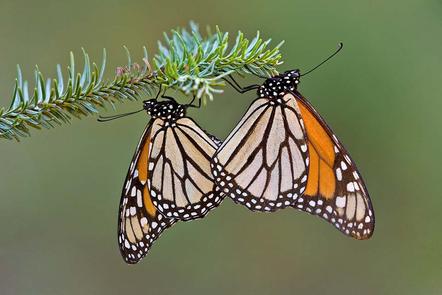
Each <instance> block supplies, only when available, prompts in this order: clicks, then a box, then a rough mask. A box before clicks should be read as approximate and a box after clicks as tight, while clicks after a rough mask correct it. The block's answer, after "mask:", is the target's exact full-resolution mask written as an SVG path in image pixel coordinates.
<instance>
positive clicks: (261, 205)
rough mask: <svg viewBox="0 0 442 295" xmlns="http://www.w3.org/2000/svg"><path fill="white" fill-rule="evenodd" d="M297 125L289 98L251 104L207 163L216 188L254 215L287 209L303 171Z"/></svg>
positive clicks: (302, 145) (303, 178)
mask: <svg viewBox="0 0 442 295" xmlns="http://www.w3.org/2000/svg"><path fill="white" fill-rule="evenodd" d="M302 124H303V123H302V119H300V114H299V109H298V108H297V106H296V102H295V100H294V96H293V95H291V94H287V95H286V96H284V97H282V98H281V99H278V100H276V99H275V100H270V99H267V98H259V99H257V100H255V101H254V102H253V103H252V104H251V106H250V107H249V109H248V111H247V113H246V114H245V115H244V116H243V118H242V119H241V121H240V122H239V123H238V125H237V127H236V128H235V129H234V130H233V131H232V132H231V133H230V135H229V136H228V137H227V139H226V140H225V141H224V144H223V145H222V146H221V147H220V148H219V150H218V151H217V153H216V154H215V156H214V158H213V160H212V173H213V175H214V177H215V181H216V183H217V185H218V186H219V188H220V189H221V190H222V191H223V192H224V193H226V194H227V195H229V196H230V197H231V198H232V199H233V200H234V201H235V202H237V203H240V204H242V205H244V206H246V207H247V208H249V209H250V210H253V211H275V210H277V209H281V208H284V207H287V206H290V205H292V204H293V202H294V200H295V199H296V198H297V197H298V196H299V195H301V194H302V193H303V192H304V190H305V186H306V180H307V172H308V161H309V159H308V154H307V145H306V142H305V134H304V131H303V126H302Z"/></svg>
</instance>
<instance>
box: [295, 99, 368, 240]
mask: <svg viewBox="0 0 442 295" xmlns="http://www.w3.org/2000/svg"><path fill="white" fill-rule="evenodd" d="M294 95H295V97H296V101H297V103H298V107H299V109H300V112H301V116H302V119H303V121H304V126H305V130H306V141H307V146H308V153H309V159H310V160H309V163H310V164H309V171H308V177H307V186H306V190H305V192H304V195H303V196H302V197H300V198H298V199H297V202H296V203H295V204H294V205H293V207H295V208H297V209H300V210H303V211H306V212H309V213H311V214H315V215H318V216H320V217H321V218H323V219H325V220H327V221H328V222H330V223H332V224H333V225H334V226H335V227H336V228H337V229H338V230H340V231H341V232H343V233H344V234H346V235H348V236H351V237H353V238H356V239H361V240H362V239H368V238H370V237H371V235H372V234H373V230H374V212H373V208H372V204H371V200H370V197H369V195H368V192H367V189H366V187H365V184H364V182H363V180H362V178H361V175H360V174H359V172H358V170H357V168H356V165H355V163H354V162H353V160H352V159H351V158H350V156H349V155H348V153H347V151H346V150H345V148H344V146H343V145H342V144H341V142H340V141H339V140H338V139H337V137H336V136H335V135H334V134H333V132H332V130H331V129H330V127H328V125H327V124H326V123H325V121H324V120H323V119H322V118H321V116H320V115H319V114H318V112H316V110H315V109H314V108H313V106H312V105H311V104H310V103H309V102H308V101H307V100H306V99H305V98H304V97H303V96H302V95H301V94H300V93H299V92H297V91H294Z"/></svg>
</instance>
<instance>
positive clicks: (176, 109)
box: [143, 98, 186, 121]
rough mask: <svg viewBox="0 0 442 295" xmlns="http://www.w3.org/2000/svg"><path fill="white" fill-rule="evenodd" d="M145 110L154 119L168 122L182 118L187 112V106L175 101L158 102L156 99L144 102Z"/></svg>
mask: <svg viewBox="0 0 442 295" xmlns="http://www.w3.org/2000/svg"><path fill="white" fill-rule="evenodd" d="M143 108H144V110H145V111H146V112H147V114H148V115H149V116H151V117H152V118H154V119H156V118H161V119H163V120H168V121H169V120H170V121H175V120H177V119H179V118H182V117H184V115H185V112H186V106H184V105H181V104H179V103H177V102H176V101H174V100H165V101H158V100H157V99H155V98H154V99H149V100H145V101H143Z"/></svg>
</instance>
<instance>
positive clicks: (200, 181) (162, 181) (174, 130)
mask: <svg viewBox="0 0 442 295" xmlns="http://www.w3.org/2000/svg"><path fill="white" fill-rule="evenodd" d="M212 138H213V137H212V136H209V135H207V134H206V133H205V132H204V131H203V130H202V129H201V128H200V127H199V126H198V125H197V124H196V123H195V122H194V121H193V120H191V119H190V118H188V117H182V118H180V119H178V120H176V121H174V122H172V123H168V122H167V121H165V120H163V119H156V120H155V121H154V122H153V124H152V141H151V142H150V145H149V148H150V150H151V154H150V157H149V159H148V171H149V172H148V174H149V177H148V187H149V191H150V193H151V197H152V200H153V204H154V205H155V207H156V208H157V209H158V210H159V211H160V212H161V213H162V214H163V215H164V216H166V217H169V218H176V219H179V220H184V221H186V220H191V219H196V218H201V217H204V216H205V215H206V214H207V213H208V212H209V211H210V210H211V209H213V208H214V207H216V206H218V205H219V204H220V203H221V201H222V200H223V194H222V193H220V192H219V191H217V190H216V187H215V184H214V181H213V176H212V174H211V170H210V162H209V161H210V159H211V157H212V156H213V154H214V153H215V151H216V149H217V144H216V143H215V142H214V141H213V140H212Z"/></svg>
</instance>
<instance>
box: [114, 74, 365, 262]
mask: <svg viewBox="0 0 442 295" xmlns="http://www.w3.org/2000/svg"><path fill="white" fill-rule="evenodd" d="M300 76H301V75H300V72H299V70H294V71H288V72H285V73H283V74H280V75H277V76H274V77H272V78H269V79H267V80H266V81H265V82H264V84H263V85H261V86H259V87H258V98H257V99H256V100H255V101H254V102H252V104H251V105H250V107H249V109H248V110H247V112H246V114H245V115H244V116H243V117H242V119H241V120H240V122H239V123H238V124H237V126H236V127H235V129H234V130H233V131H232V132H231V133H230V135H229V136H228V137H227V138H226V139H225V141H224V142H223V143H221V142H220V141H219V140H217V139H216V138H215V137H214V136H211V135H209V134H207V133H206V132H205V131H204V130H202V129H201V128H200V127H199V126H198V125H197V124H196V123H195V122H194V121H193V120H192V119H191V118H189V117H187V116H186V109H187V108H188V107H189V105H181V104H178V103H177V102H176V101H175V100H173V99H170V98H169V100H165V101H158V100H156V99H151V100H147V101H144V106H143V109H144V110H146V112H147V113H148V114H149V115H150V116H151V120H150V122H149V123H148V125H147V128H146V130H145V131H144V133H143V136H142V137H141V140H140V142H139V144H138V146H137V148H136V152H135V155H134V157H133V159H132V162H131V164H130V168H129V171H128V173H127V177H126V181H125V184H124V188H123V192H122V197H121V201H120V212H119V233H118V242H119V247H120V251H121V254H122V256H123V258H124V260H125V261H126V262H127V263H137V262H138V261H139V260H140V259H142V258H143V257H144V256H145V255H146V254H147V252H148V250H149V249H150V247H151V245H152V243H153V242H154V241H155V240H156V239H157V238H158V237H159V235H160V234H161V233H162V231H164V230H165V229H166V228H168V227H170V226H172V225H173V224H174V223H175V222H177V221H188V220H193V219H197V218H202V217H204V216H205V215H206V214H207V213H208V212H209V211H210V210H212V209H213V208H215V207H217V206H218V205H219V204H220V203H221V202H222V201H223V199H224V197H226V196H227V197H230V198H231V199H232V200H233V201H234V202H236V203H238V204H241V205H244V206H245V207H246V208H248V209H250V210H253V211H263V212H272V211H276V210H278V209H283V208H286V207H291V208H295V209H299V210H302V211H305V212H308V213H311V214H314V215H317V216H319V217H321V218H323V219H324V220H326V221H328V222H329V223H331V224H332V225H333V226H335V227H336V228H337V229H338V230H340V231H341V232H343V233H344V234H346V235H348V236H351V237H353V238H356V239H367V238H369V237H370V236H371V235H372V233H373V230H374V215H373V209H372V205H371V201H370V198H369V195H368V192H367V189H366V187H365V185H364V182H363V180H362V178H361V176H360V174H359V172H358V171H357V169H356V166H355V164H354V162H353V161H352V160H351V158H350V156H349V155H348V153H347V151H346V150H345V148H344V147H343V145H342V144H341V142H340V141H339V140H338V139H337V138H336V136H335V135H334V134H333V132H332V131H331V129H330V128H329V127H328V125H327V124H326V123H325V121H324V120H323V119H322V118H321V116H320V115H319V114H318V113H317V112H316V111H315V109H314V108H313V106H312V105H311V104H310V103H309V102H308V101H307V100H306V99H305V98H304V97H303V96H302V95H301V94H300V93H299V92H298V91H297V85H298V83H299V78H300ZM229 84H231V85H232V86H234V87H235V85H234V84H232V83H231V82H229ZM237 87H238V85H237V84H236V87H235V88H237Z"/></svg>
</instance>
